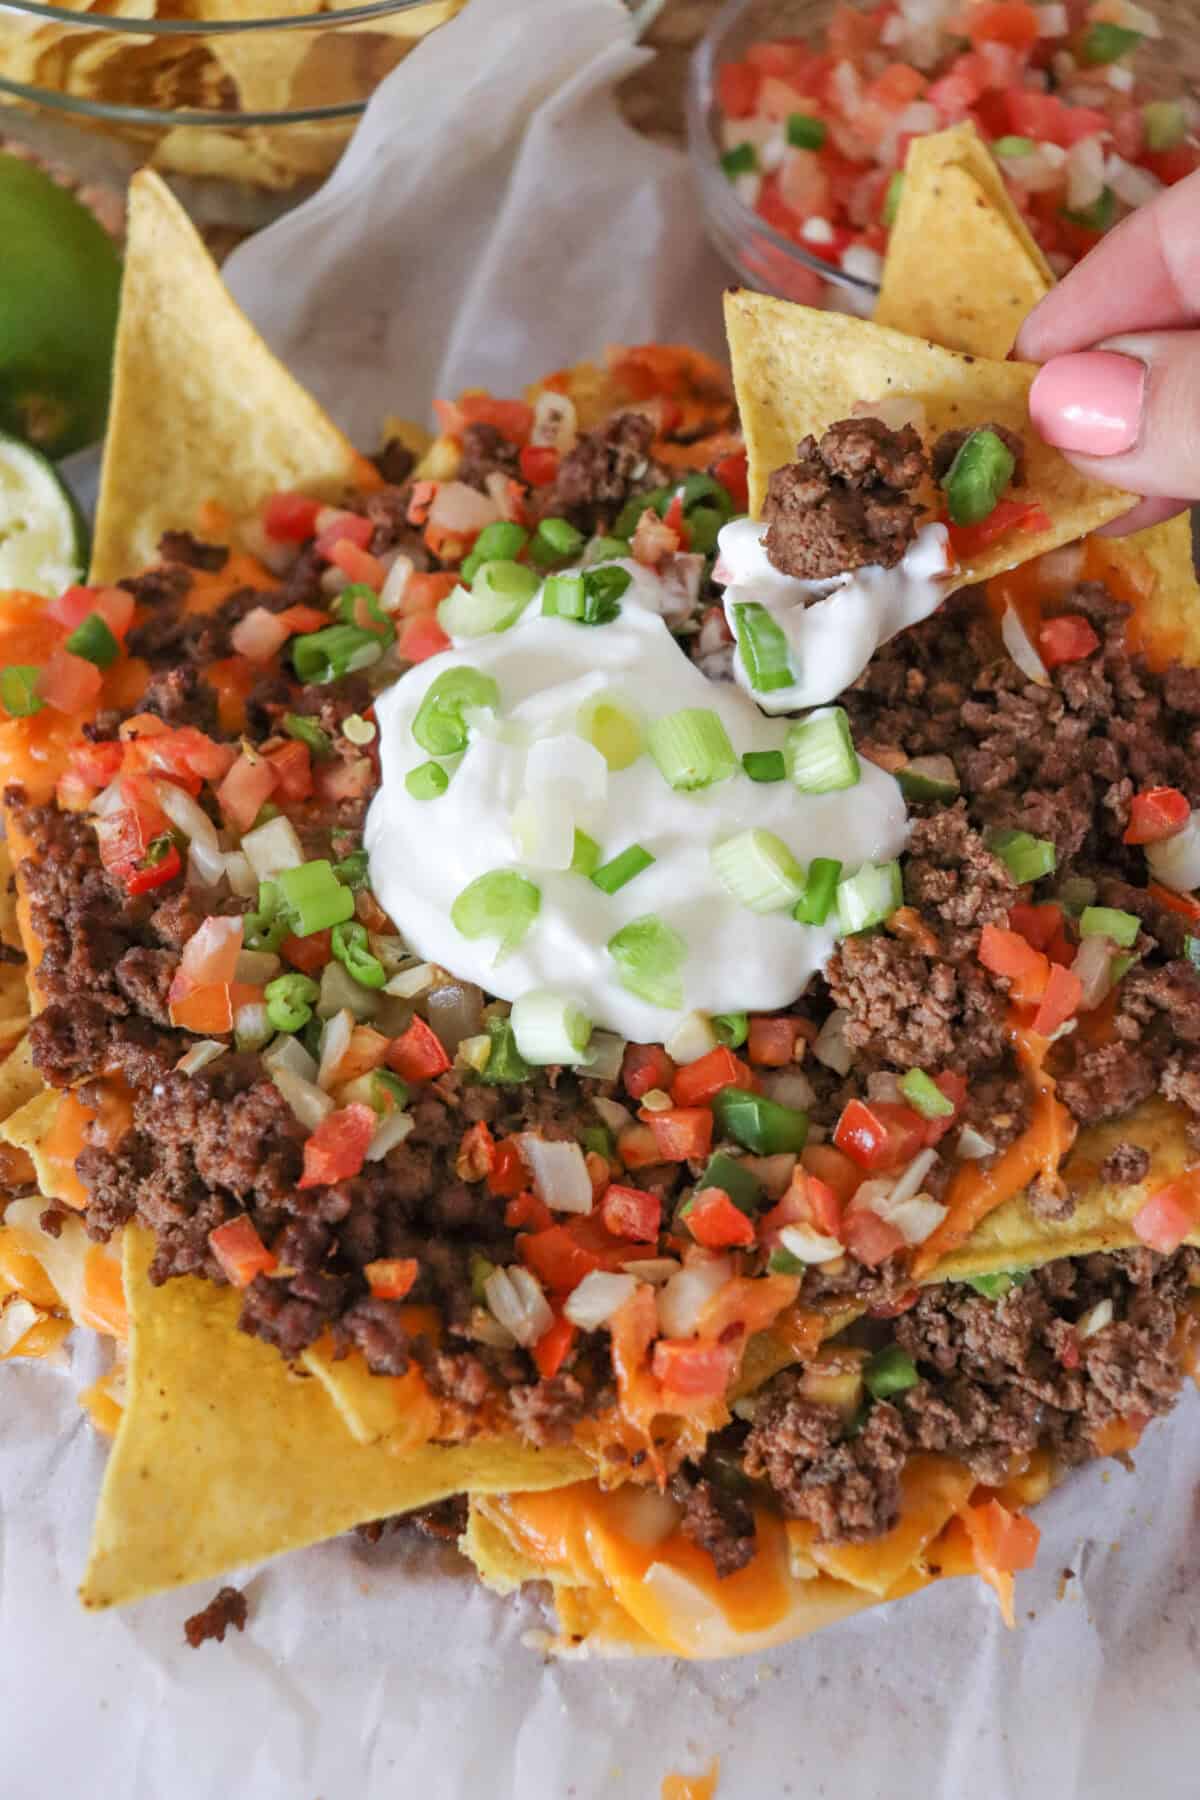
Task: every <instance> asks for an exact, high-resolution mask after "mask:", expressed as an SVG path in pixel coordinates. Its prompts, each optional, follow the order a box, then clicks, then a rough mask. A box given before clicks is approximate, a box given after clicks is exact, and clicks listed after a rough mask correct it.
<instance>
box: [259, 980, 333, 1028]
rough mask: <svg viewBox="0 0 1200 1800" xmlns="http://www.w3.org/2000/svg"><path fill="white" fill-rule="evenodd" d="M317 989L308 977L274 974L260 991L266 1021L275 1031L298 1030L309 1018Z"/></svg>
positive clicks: (311, 1014)
mask: <svg viewBox="0 0 1200 1800" xmlns="http://www.w3.org/2000/svg"><path fill="white" fill-rule="evenodd" d="M319 992H320V990H319V988H318V987H317V984H316V982H315V981H313V980H312V979H311V977H309V976H308V975H301V974H298V973H296V974H288V975H277V976H276V978H275V980H274V981H268V983H267V985H266V987H265V988H264V989H263V999H264V1000H265V1002H266V1006H267V1018H268V1019H269V1021H270V1023H271V1025H272V1026H273V1027H274V1029H275V1030H276V1031H302V1030H303V1029H304V1027H305V1026H306V1025H307V1024H308V1022H309V1020H310V1019H311V1018H312V1016H313V1010H312V1009H313V1003H314V1001H315V1000H316V998H317V995H318V993H319Z"/></svg>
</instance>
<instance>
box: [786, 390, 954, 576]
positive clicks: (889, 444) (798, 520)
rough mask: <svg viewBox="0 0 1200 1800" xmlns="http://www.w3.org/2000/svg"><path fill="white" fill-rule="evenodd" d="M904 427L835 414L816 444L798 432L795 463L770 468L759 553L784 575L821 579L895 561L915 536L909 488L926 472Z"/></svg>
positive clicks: (915, 504)
mask: <svg viewBox="0 0 1200 1800" xmlns="http://www.w3.org/2000/svg"><path fill="white" fill-rule="evenodd" d="M928 473H929V464H928V462H927V460H926V456H925V451H924V448H923V446H922V444H921V440H920V438H919V437H918V435H917V433H916V432H915V431H914V429H913V427H912V426H911V425H905V426H904V427H903V428H902V429H901V430H899V431H891V430H889V428H888V427H887V426H886V425H884V424H883V422H882V421H881V420H879V419H867V418H864V419H843V420H841V421H840V422H839V423H838V424H836V425H831V426H830V427H829V430H828V431H827V432H826V433H825V435H824V436H823V437H822V438H821V440H820V442H819V443H818V442H817V440H816V438H813V437H806V438H805V439H804V441H803V442H802V443H801V444H800V445H799V447H798V449H797V451H796V461H795V462H791V463H785V464H784V466H783V467H782V468H781V469H776V470H775V471H774V472H773V473H772V475H771V477H770V479H769V481H768V483H767V495H766V499H765V501H764V503H763V518H764V519H765V520H766V522H767V526H768V530H767V534H766V538H765V543H766V550H767V555H768V557H769V558H770V560H771V562H772V563H774V565H775V567H776V568H777V569H781V570H782V571H783V573H784V574H785V575H796V576H799V577H800V578H801V579H803V580H807V581H824V580H828V579H829V578H830V577H832V576H835V575H840V574H842V573H844V572H845V571H846V570H849V569H859V568H862V567H864V566H865V565H866V564H868V563H880V564H882V565H883V567H884V568H886V569H890V568H892V567H893V565H894V564H896V563H898V562H899V561H900V559H901V557H902V556H903V555H904V552H905V551H906V550H907V549H908V547H909V545H910V544H911V543H912V541H913V539H914V538H915V537H916V534H917V521H918V519H919V518H920V515H921V510H922V509H921V503H920V501H919V500H918V499H916V498H915V495H914V490H915V489H917V488H918V487H919V486H920V484H921V482H922V481H923V480H924V479H925V478H926V477H927V476H928Z"/></svg>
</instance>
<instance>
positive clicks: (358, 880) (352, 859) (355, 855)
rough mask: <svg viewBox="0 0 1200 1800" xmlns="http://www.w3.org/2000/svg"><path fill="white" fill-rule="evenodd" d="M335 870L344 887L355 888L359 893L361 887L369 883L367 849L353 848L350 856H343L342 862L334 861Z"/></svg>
mask: <svg viewBox="0 0 1200 1800" xmlns="http://www.w3.org/2000/svg"><path fill="white" fill-rule="evenodd" d="M333 872H334V874H335V875H336V876H337V878H338V880H339V881H340V882H341V884H342V886H343V887H348V888H351V889H353V891H354V892H355V893H356V894H357V892H358V890H359V888H364V887H366V885H367V874H368V861H367V853H366V851H365V850H352V851H351V852H350V854H349V856H343V858H342V860H341V862H338V863H334V865H333Z"/></svg>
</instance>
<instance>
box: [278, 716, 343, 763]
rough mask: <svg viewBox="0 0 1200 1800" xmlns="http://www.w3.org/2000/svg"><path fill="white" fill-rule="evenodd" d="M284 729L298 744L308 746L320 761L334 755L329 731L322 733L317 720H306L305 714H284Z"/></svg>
mask: <svg viewBox="0 0 1200 1800" xmlns="http://www.w3.org/2000/svg"><path fill="white" fill-rule="evenodd" d="M283 729H284V730H285V731H286V732H287V734H288V736H289V737H290V738H295V739H296V742H297V743H298V744H307V746H308V748H309V750H310V751H311V753H312V755H313V756H315V757H316V758H317V759H318V761H320V760H321V759H322V758H323V757H326V756H332V755H333V743H332V741H331V739H330V736H329V733H328V732H327V731H322V730H321V727H320V726H319V725H318V724H317V722H316V720H315V719H306V718H305V716H304V714H303V713H284V715H283Z"/></svg>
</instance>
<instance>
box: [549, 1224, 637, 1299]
mask: <svg viewBox="0 0 1200 1800" xmlns="http://www.w3.org/2000/svg"><path fill="white" fill-rule="evenodd" d="M518 1247H519V1249H520V1252H521V1260H522V1261H523V1262H524V1263H526V1264H527V1265H528V1267H529V1268H531V1269H532V1270H533V1272H534V1274H535V1275H536V1276H537V1277H538V1279H539V1281H540V1282H541V1283H542V1285H543V1286H544V1287H546V1288H548V1289H549V1290H550V1292H551V1293H553V1294H569V1293H570V1292H571V1290H572V1288H576V1287H578V1286H579V1283H580V1282H581V1281H582V1280H583V1278H584V1276H585V1275H590V1274H591V1272H592V1270H593V1269H606V1270H607V1271H608V1272H609V1273H610V1274H616V1273H617V1272H619V1271H620V1269H621V1265H622V1264H623V1263H627V1262H637V1261H639V1260H643V1259H644V1258H646V1257H648V1256H653V1255H654V1253H655V1251H654V1246H652V1245H646V1244H631V1243H626V1242H624V1241H623V1240H622V1239H620V1238H615V1237H613V1235H612V1233H611V1232H610V1231H609V1230H607V1228H606V1227H605V1224H604V1220H603V1219H602V1218H601V1217H600V1215H599V1214H598V1213H587V1214H585V1215H584V1216H582V1217H578V1218H573V1219H571V1221H570V1222H569V1223H568V1224H566V1225H551V1226H550V1227H549V1228H548V1229H547V1230H545V1231H529V1232H526V1233H525V1234H524V1236H523V1237H522V1238H521V1239H520V1242H519V1246H518Z"/></svg>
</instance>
